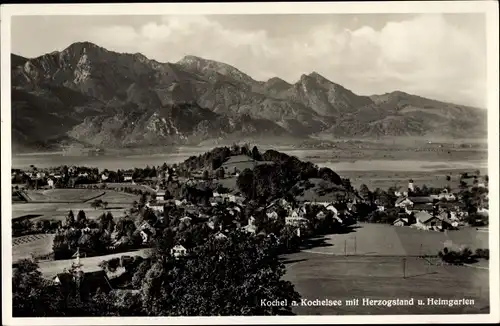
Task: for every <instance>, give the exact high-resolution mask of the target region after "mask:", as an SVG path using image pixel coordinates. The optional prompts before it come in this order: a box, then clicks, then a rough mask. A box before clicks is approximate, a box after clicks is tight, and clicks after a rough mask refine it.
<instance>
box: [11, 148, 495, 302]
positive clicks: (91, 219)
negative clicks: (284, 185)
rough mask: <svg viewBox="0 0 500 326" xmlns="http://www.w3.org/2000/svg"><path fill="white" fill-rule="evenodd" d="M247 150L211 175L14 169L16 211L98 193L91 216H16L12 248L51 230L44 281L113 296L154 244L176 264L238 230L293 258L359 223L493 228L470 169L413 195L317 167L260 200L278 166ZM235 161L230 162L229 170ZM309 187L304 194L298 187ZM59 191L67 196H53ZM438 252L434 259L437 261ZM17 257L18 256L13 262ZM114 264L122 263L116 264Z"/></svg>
mask: <svg viewBox="0 0 500 326" xmlns="http://www.w3.org/2000/svg"><path fill="white" fill-rule="evenodd" d="M247 152H248V153H250V151H244V152H243V154H241V153H240V152H239V150H237V151H236V153H232V154H231V155H228V157H227V158H225V159H223V160H222V161H224V162H218V163H217V164H214V166H211V169H210V168H201V169H200V168H196V169H193V168H188V167H187V165H186V164H184V163H183V164H175V165H167V164H164V165H163V166H156V167H152V168H150V167H146V168H145V169H138V168H136V169H133V170H128V171H109V170H103V171H99V170H98V169H97V168H88V167H76V166H70V167H66V166H64V167H59V168H53V169H37V168H36V167H34V166H31V167H30V169H29V170H26V171H24V170H21V169H13V170H12V195H13V203H15V204H14V205H18V206H16V207H23V206H22V205H37V204H39V205H44V204H46V203H60V205H62V207H64V205H65V204H68V205H69V206H68V207H72V206H71V205H76V204H75V203H74V201H78V198H77V199H75V198H72V199H71V200H70V199H68V198H70V197H69V196H70V194H72V193H76V197H78V195H77V194H78V192H79V191H91V193H89V194H88V195H87V198H86V199H85V200H84V201H83V202H80V203H79V204H78V205H79V206H82V203H83V205H86V206H87V207H88V210H85V209H80V210H78V211H76V210H75V212H73V210H72V209H69V210H68V211H66V212H65V213H64V215H65V216H64V217H62V218H59V219H58V220H50V218H49V219H47V220H45V219H43V215H42V219H39V220H38V221H37V222H36V223H33V222H31V221H30V216H32V214H31V215H30V214H25V213H26V212H23V213H24V215H22V216H15V217H14V218H13V220H12V224H13V235H14V236H15V238H14V239H13V242H14V244H16V243H17V244H19V243H21V244H22V243H23V241H24V240H17V239H22V238H26V237H36V236H38V234H43V233H44V234H51V236H52V237H51V239H52V242H51V243H50V244H48V245H46V247H47V250H46V252H45V253H43V254H40V255H38V256H37V255H34V254H31V258H32V259H33V260H34V261H36V262H37V263H38V264H39V266H40V268H41V271H42V274H43V275H44V277H46V278H48V279H51V280H53V281H54V282H55V284H59V285H61V286H62V287H63V288H71V284H73V283H72V282H73V281H72V280H74V278H73V276H72V275H74V273H75V272H83V275H84V279H86V280H87V281H86V282H85V284H86V285H85V288H86V289H87V291H88V294H91V293H95V291H97V289H98V288H100V289H101V290H102V288H103V286H104V287H105V288H106V289H107V291H111V290H115V291H116V290H118V291H132V292H133V291H136V290H137V288H134V286H133V285H132V284H131V282H130V280H129V281H123V280H124V279H125V280H127V279H130V278H131V277H132V276H130V275H129V276H128V277H127V273H128V274H130V273H132V272H131V271H133V270H134V269H135V268H137V266H139V265H140V264H141V262H143V261H144V260H146V259H147V257H148V255H149V254H148V252H149V251H150V249H151V248H155V247H158V244H159V243H164V242H165V241H166V242H168V245H166V248H168V250H169V257H171V259H181V258H185V259H189V257H190V256H193V257H194V256H196V251H197V250H198V249H197V248H199V246H200V245H203V244H204V243H205V242H206V241H207V240H208V239H215V240H216V241H225V240H227V239H228V238H230V237H232V236H233V234H235V233H238V232H242V233H244V234H247V235H248V236H251V237H256V238H261V239H272V241H275V243H276V246H277V247H276V248H278V249H277V250H278V251H279V253H280V254H287V253H293V252H299V251H300V250H301V248H303V247H304V246H308V245H309V242H310V239H314V238H317V237H318V236H321V235H330V237H334V238H335V237H336V234H343V233H349V232H351V230H352V228H353V227H359V225H360V223H368V224H384V225H388V227H392V228H412V229H416V230H419V232H422V233H427V232H454V230H459V229H460V228H471V227H473V228H484V227H487V224H488V177H487V176H480V175H479V173H476V174H474V175H468V174H466V173H462V175H460V183H459V187H457V188H456V189H452V188H450V187H447V188H443V189H439V188H428V187H427V186H425V185H420V187H419V185H416V184H415V183H414V182H413V180H411V179H410V180H409V182H408V185H407V188H405V189H393V188H391V189H387V190H381V189H375V190H373V191H370V190H369V189H368V188H367V187H366V186H364V185H363V186H361V187H360V189H359V190H356V189H352V186H350V183H349V182H348V180H346V179H342V180H340V182H338V181H339V180H337V181H335V182H337V184H338V185H335V184H334V183H335V182H333V181H332V180H335V177H332V176H331V173H333V172H331V171H328V170H321V169H319V170H318V171H323V172H324V174H322V175H321V173H319V174H318V175H316V174H315V173H313V174H314V177H313V178H306V180H305V182H298V183H297V185H300V186H297V185H296V186H294V187H293V189H294V191H297V193H300V194H302V195H300V194H299V195H297V196H293V195H291V194H289V193H286V194H282V195H281V196H275V198H272V199H271V200H269V199H268V198H263V196H261V197H260V198H258V197H257V195H256V194H255V192H256V191H267V190H268V189H267V188H266V187H268V185H265V184H264V185H262V184H261V185H259V184H257V183H258V182H259V181H258V180H257V179H256V178H252V179H251V180H250V181H249V182H250V184H245V183H244V181H245V180H246V179H247V178H245V176H246V175H247V174H248V173H250V172H249V171H250V170H251V169H252V168H255V167H256V166H264V165H266V166H268V167H269V166H273V165H272V164H269V163H262V162H265V161H264V160H263V159H262V158H261V159H260V161H257V160H255V159H254V157H257V156H259V155H260V154H259V155H257V154H255V155H252V154H248V155H247ZM254 152H255V151H254ZM257 152H258V150H257ZM233 154H237V155H233ZM268 156H269V155H268ZM227 162H229V163H231V164H224V163H227ZM261 163H262V165H261ZM300 164H303V163H300ZM311 180H312V182H315V183H316V186H315V185H314V184H311ZM247 181H248V180H247ZM231 184H232V185H236V187H233V188H232V187H231V186H230V185H231ZM304 184H308V185H305V186H304ZM302 186H303V187H304V189H299V188H301V187H302ZM263 187H264V188H263ZM311 187H312V189H313V190H314V191H313V193H315V194H317V196H312V197H311V196H305V195H303V192H304V191H306V192H307V191H309V192H311V191H312V190H311V189H308V188H311ZM231 188H232V189H231ZM249 188H252V189H254V190H252V191H248V189H249ZM262 189H264V190H262ZM297 189H298V190H297ZM332 189H334V190H332ZM245 190H246V193H245ZM301 191H302V192H301ZM329 191H330V192H331V193H329ZM58 192H59V193H60V194H61V196H60V198H57V199H55V200H54V197H50V196H48V194H51V193H56V194H57V193H58ZM332 193H333V195H332ZM118 194H123V195H127V196H130V197H124V198H125V199H124V200H122V201H120V202H119V203H121V204H122V205H121V206H120V209H119V210H114V211H113V207H112V206H113V205H115V206H116V205H117V203H118V202H116V203H114V204H113V203H112V199H110V202H109V203H108V202H107V201H106V199H105V198H111V197H109V196H115V195H118ZM44 196H45V197H44ZM106 196H108V197H106ZM73 197H75V196H73ZM306 197H307V198H306ZM134 198H135V199H134ZM311 199H312V200H311ZM35 207H36V206H35ZM112 212H113V213H112ZM32 213H35V212H32ZM357 225H358V226H357ZM422 236H424V234H423V235H422ZM25 242H29V241H27V240H26V241H25ZM483 249H484V248H480V250H483ZM358 250H359V248H358ZM355 251H356V249H355ZM437 251H438V250H436V252H434V253H432V255H434V256H437V255H438V252H437ZM359 252H361V251H359ZM359 252H358V254H359ZM344 253H345V254H347V251H346V248H344ZM355 254H356V253H355ZM19 261H22V260H19V259H18V260H16V259H13V263H14V265H13V266H14V267H16V266H18V265H17V264H18V263H19ZM110 264H111V265H116V266H115V267H113V268H109V265H110ZM130 266H132V267H133V268H132V267H130Z"/></svg>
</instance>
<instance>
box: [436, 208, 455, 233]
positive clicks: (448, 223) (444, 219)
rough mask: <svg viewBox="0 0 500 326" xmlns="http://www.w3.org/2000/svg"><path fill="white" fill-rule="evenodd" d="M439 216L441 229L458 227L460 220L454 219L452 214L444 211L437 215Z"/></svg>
mask: <svg viewBox="0 0 500 326" xmlns="http://www.w3.org/2000/svg"><path fill="white" fill-rule="evenodd" d="M437 218H438V220H439V221H438V223H437V224H438V227H439V228H440V229H451V228H456V227H458V222H457V221H452V220H451V219H450V216H449V215H448V213H446V212H442V213H441V214H439V215H438V216H437Z"/></svg>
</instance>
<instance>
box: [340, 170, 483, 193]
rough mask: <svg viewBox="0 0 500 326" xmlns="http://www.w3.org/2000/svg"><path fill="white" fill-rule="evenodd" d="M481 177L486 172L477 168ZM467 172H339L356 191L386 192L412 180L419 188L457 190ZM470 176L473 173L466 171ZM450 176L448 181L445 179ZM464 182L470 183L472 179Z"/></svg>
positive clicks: (404, 186)
mask: <svg viewBox="0 0 500 326" xmlns="http://www.w3.org/2000/svg"><path fill="white" fill-rule="evenodd" d="M478 170H479V171H480V174H481V175H482V176H484V175H487V174H488V171H487V169H484V168H478ZM465 171H467V170H464V169H460V170H459V169H452V170H446V169H443V170H433V171H342V172H339V173H340V174H341V175H342V177H344V178H349V179H350V180H351V184H352V186H353V187H354V188H356V189H358V188H359V187H360V186H361V185H362V184H365V185H366V186H368V188H369V189H370V190H375V189H376V188H380V189H384V190H387V189H389V188H390V187H396V188H403V189H404V188H406V187H407V186H408V180H410V179H412V180H413V182H414V184H415V185H418V186H419V187H421V186H422V185H424V184H425V185H426V186H428V187H433V188H444V187H446V186H449V187H450V188H451V189H452V190H454V189H458V187H459V185H460V181H461V180H460V174H461V173H463V172H465ZM468 172H469V173H470V174H471V175H473V174H474V173H475V171H472V170H470V171H468ZM447 176H450V180H449V181H448V180H446V177H447ZM464 181H466V182H468V181H470V182H472V181H473V179H472V178H471V179H469V180H467V179H465V180H464Z"/></svg>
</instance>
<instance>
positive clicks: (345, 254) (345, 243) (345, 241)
mask: <svg viewBox="0 0 500 326" xmlns="http://www.w3.org/2000/svg"><path fill="white" fill-rule="evenodd" d="M344 256H346V257H347V240H344Z"/></svg>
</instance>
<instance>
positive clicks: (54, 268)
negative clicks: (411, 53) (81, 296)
mask: <svg viewBox="0 0 500 326" xmlns="http://www.w3.org/2000/svg"><path fill="white" fill-rule="evenodd" d="M147 255H148V249H139V250H133V251H128V252H123V253H117V254H111V255H104V256H96V257H89V258H80V263H81V264H82V270H83V271H85V272H94V271H98V270H100V269H101V268H100V267H99V263H100V262H101V261H103V260H108V259H112V258H116V257H121V256H141V257H146V256H147ZM74 262H75V260H74V259H66V260H54V261H42V262H39V266H40V270H41V272H42V274H43V276H44V277H46V278H52V277H55V276H56V275H57V274H58V273H62V272H63V270H64V269H65V268H67V269H69V268H71V265H72V264H73V263H74Z"/></svg>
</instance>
